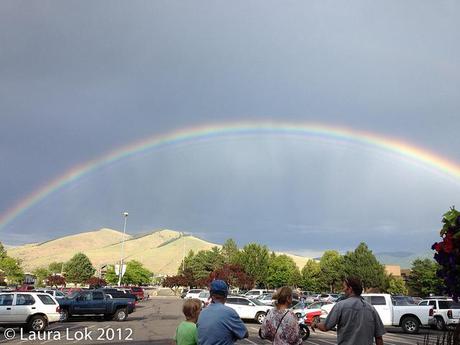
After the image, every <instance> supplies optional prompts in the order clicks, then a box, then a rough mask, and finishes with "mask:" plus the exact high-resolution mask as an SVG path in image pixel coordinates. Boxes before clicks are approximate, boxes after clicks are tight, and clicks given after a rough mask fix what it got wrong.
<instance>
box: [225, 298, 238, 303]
mask: <svg viewBox="0 0 460 345" xmlns="http://www.w3.org/2000/svg"><path fill="white" fill-rule="evenodd" d="M227 303H230V304H238V303H237V299H236V298H234V297H229V298H227Z"/></svg>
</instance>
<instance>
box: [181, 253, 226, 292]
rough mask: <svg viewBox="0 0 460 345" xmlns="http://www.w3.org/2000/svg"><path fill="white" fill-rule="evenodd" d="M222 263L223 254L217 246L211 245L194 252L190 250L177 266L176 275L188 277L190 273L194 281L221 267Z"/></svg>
mask: <svg viewBox="0 0 460 345" xmlns="http://www.w3.org/2000/svg"><path fill="white" fill-rule="evenodd" d="M223 265H224V256H223V255H222V253H221V250H220V249H219V248H218V247H213V248H211V250H200V251H199V252H198V253H196V254H194V253H193V251H190V252H189V253H188V255H187V256H186V257H185V259H184V261H183V262H182V264H181V266H180V267H179V270H178V275H179V276H183V275H186V276H188V277H190V273H192V275H193V280H194V281H195V282H196V281H198V280H200V279H206V278H207V277H208V276H209V274H210V273H211V272H213V271H215V270H217V269H219V268H222V267H223ZM184 267H185V271H184ZM193 285H194V284H193Z"/></svg>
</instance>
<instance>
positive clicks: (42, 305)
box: [0, 292, 60, 332]
mask: <svg viewBox="0 0 460 345" xmlns="http://www.w3.org/2000/svg"><path fill="white" fill-rule="evenodd" d="M59 318H60V307H59V304H58V302H57V301H56V299H55V298H54V297H52V296H50V295H49V294H46V293H42V292H5V293H0V327H11V326H26V328H27V329H28V330H30V331H36V332H40V331H44V330H45V329H46V327H48V325H49V324H50V323H53V322H57V321H59Z"/></svg>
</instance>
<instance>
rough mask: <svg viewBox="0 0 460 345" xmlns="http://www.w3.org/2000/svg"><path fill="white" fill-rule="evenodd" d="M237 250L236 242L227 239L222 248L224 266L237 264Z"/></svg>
mask: <svg viewBox="0 0 460 345" xmlns="http://www.w3.org/2000/svg"><path fill="white" fill-rule="evenodd" d="M238 255H239V250H238V246H237V244H236V242H235V241H234V240H233V239H232V238H229V239H228V240H227V241H225V243H224V245H223V246H222V256H223V257H224V262H225V263H226V264H235V263H237V262H238Z"/></svg>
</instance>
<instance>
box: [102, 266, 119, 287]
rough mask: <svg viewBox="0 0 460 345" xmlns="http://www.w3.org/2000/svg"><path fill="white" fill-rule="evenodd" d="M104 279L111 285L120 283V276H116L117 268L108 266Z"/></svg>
mask: <svg viewBox="0 0 460 345" xmlns="http://www.w3.org/2000/svg"><path fill="white" fill-rule="evenodd" d="M104 279H105V281H106V282H107V283H109V284H111V285H116V284H117V283H118V275H116V274H115V267H114V266H113V265H107V271H106V272H105V278H104Z"/></svg>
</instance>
